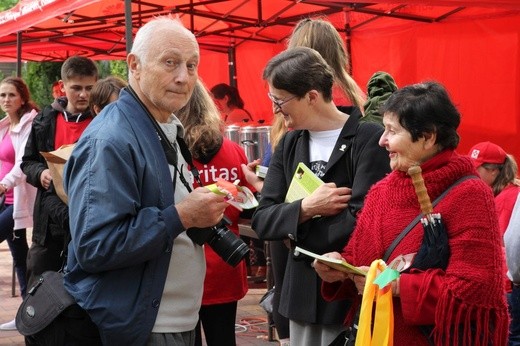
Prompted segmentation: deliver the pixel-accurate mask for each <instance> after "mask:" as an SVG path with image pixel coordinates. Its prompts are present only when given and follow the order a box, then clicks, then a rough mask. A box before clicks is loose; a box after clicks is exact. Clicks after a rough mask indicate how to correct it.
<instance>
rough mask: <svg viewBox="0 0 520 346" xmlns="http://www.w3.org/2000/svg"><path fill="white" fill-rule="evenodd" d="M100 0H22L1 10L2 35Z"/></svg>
mask: <svg viewBox="0 0 520 346" xmlns="http://www.w3.org/2000/svg"><path fill="white" fill-rule="evenodd" d="M99 1H100V0H21V1H20V2H18V4H16V6H14V7H13V8H11V9H9V10H7V11H3V12H0V37H3V36H6V35H9V34H12V33H14V32H17V31H19V30H22V29H25V28H28V27H31V26H34V25H37V24H39V23H41V22H44V21H46V20H48V19H50V18H53V17H56V16H58V15H62V14H65V13H68V12H71V11H74V10H76V9H78V8H80V7H83V6H87V5H90V4H93V3H95V2H99Z"/></svg>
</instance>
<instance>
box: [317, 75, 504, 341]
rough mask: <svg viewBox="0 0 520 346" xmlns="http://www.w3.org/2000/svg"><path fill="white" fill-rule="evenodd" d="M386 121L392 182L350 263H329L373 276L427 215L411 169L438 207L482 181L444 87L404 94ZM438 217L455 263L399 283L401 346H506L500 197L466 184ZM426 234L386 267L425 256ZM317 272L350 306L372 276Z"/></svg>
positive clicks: (371, 208)
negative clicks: (461, 149) (375, 266)
mask: <svg viewBox="0 0 520 346" xmlns="http://www.w3.org/2000/svg"><path fill="white" fill-rule="evenodd" d="M381 113H382V114H384V115H383V123H384V126H385V131H384V133H383V135H382V136H381V139H380V140H379V144H380V145H381V146H382V147H384V148H386V150H387V151H388V154H389V157H390V167H391V169H392V173H390V174H389V175H388V176H386V177H385V178H384V179H383V180H381V181H380V182H378V183H377V184H375V185H374V186H373V187H372V188H371V189H370V191H369V193H368V195H367V197H366V200H365V206H364V208H363V210H362V212H361V214H360V216H359V217H358V220H357V224H356V229H355V231H354V233H353V234H352V238H351V239H350V240H349V242H348V244H346V246H345V247H344V249H343V251H342V253H341V254H340V253H337V252H332V253H327V254H325V255H326V256H328V257H334V258H338V259H339V258H344V259H345V260H346V261H347V262H349V263H351V264H353V265H355V266H358V267H361V268H362V269H365V270H366V269H368V266H370V264H371V263H372V262H373V261H374V260H378V259H381V258H383V256H384V254H385V252H386V251H387V249H388V248H390V247H391V244H392V243H393V242H394V240H395V239H396V238H397V237H398V236H399V235H400V234H401V232H402V231H403V230H404V229H405V228H406V227H407V226H408V225H409V224H410V223H411V221H412V220H414V218H415V217H416V216H417V215H419V214H420V213H421V209H420V206H419V201H418V198H417V195H416V192H415V189H414V186H413V183H412V179H411V178H410V176H409V175H408V173H407V172H408V169H409V168H410V167H412V166H420V168H421V169H422V177H423V179H424V183H425V186H426V189H427V193H428V195H429V197H430V198H431V200H432V201H433V200H435V199H436V198H437V197H439V196H440V195H441V194H442V193H443V192H444V191H446V190H447V189H448V188H449V187H450V186H451V185H452V184H454V183H455V182H456V181H458V180H459V179H460V178H462V177H466V176H472V175H475V169H474V167H473V165H472V163H471V161H470V159H469V158H468V157H467V156H462V155H459V154H457V153H456V152H455V149H456V148H457V146H458V143H459V135H458V133H457V128H458V126H459V124H460V119H461V117H460V114H459V112H458V110H457V109H456V108H455V106H454V104H453V102H452V101H451V100H450V97H449V95H448V93H447V91H446V90H445V88H444V87H443V86H442V85H440V84H439V83H436V82H427V83H420V84H414V85H410V86H406V87H404V88H402V89H399V90H397V91H395V92H394V93H393V94H392V95H391V96H390V98H389V99H388V100H387V101H386V103H385V104H384V106H383V107H382V109H381ZM434 212H435V213H439V214H440V215H441V216H442V220H443V223H444V226H445V229H446V232H447V237H448V246H449V255H447V256H446V257H448V258H443V259H445V260H447V265H446V267H445V268H437V267H432V266H427V268H421V269H411V270H410V271H407V272H403V273H401V274H400V277H399V278H398V279H397V280H395V281H392V283H391V288H392V295H393V315H394V326H395V327H394V337H393V344H394V345H396V346H399V345H407V346H408V345H424V346H426V345H431V344H435V345H495V346H497V345H505V344H506V342H507V331H508V330H507V327H508V315H507V306H506V302H505V295H504V284H503V279H502V278H503V268H504V256H503V252H502V246H501V244H502V234H501V232H500V231H499V228H498V221H497V215H496V212H495V207H494V201H493V194H492V193H491V190H490V189H489V188H488V187H487V186H486V185H485V184H484V182H482V181H481V180H480V179H477V178H476V177H474V178H473V179H467V180H465V181H463V182H461V183H459V184H458V185H456V186H454V187H453V188H452V189H451V190H449V193H447V194H446V195H445V196H444V197H443V199H442V200H441V201H440V202H439V203H438V204H437V206H435V207H434ZM424 233H425V231H424V228H423V226H422V224H421V223H420V222H418V223H417V224H415V226H414V227H413V228H411V231H410V232H409V233H408V234H407V235H406V236H405V237H404V238H402V239H401V241H400V242H398V244H397V246H396V247H395V248H394V250H393V251H392V253H391V254H390V256H389V258H388V260H387V263H391V261H392V260H394V258H396V257H398V256H399V255H407V254H413V253H418V252H419V249H420V247H421V244H422V243H423V238H424ZM416 257H419V256H416ZM314 265H315V269H316V271H317V272H318V274H319V275H320V277H321V278H322V279H323V280H324V281H325V283H324V284H323V286H322V293H323V295H324V297H325V298H326V299H338V298H343V299H345V298H346V299H351V300H353V301H354V305H359V303H360V300H361V296H360V295H359V293H358V292H363V289H364V286H365V277H364V276H359V275H351V274H346V273H343V272H339V271H337V270H334V269H331V268H330V267H327V266H325V265H323V264H321V263H317V262H315V263H314ZM413 267H414V262H412V267H411V268H413ZM353 311H356V310H355V309H351V310H350V311H346V313H347V323H348V322H349V321H352V320H353V317H354V316H353V314H352V312H353Z"/></svg>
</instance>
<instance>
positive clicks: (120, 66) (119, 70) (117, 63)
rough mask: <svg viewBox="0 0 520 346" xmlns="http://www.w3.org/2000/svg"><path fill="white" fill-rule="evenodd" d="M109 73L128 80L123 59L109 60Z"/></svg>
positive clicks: (126, 68) (126, 67)
mask: <svg viewBox="0 0 520 346" xmlns="http://www.w3.org/2000/svg"><path fill="white" fill-rule="evenodd" d="M109 65H110V74H111V75H115V76H119V77H121V78H123V79H124V80H128V66H127V65H126V61H124V60H111V61H109Z"/></svg>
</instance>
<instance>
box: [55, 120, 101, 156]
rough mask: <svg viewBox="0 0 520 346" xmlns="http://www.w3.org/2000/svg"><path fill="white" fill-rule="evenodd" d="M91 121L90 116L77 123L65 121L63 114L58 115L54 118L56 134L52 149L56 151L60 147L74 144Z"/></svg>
mask: <svg viewBox="0 0 520 346" xmlns="http://www.w3.org/2000/svg"><path fill="white" fill-rule="evenodd" d="M91 121H92V117H90V116H87V117H86V118H85V119H84V120H82V121H79V122H75V121H65V118H64V117H63V114H62V113H60V114H58V115H57V116H56V133H55V135H54V148H55V149H58V148H59V147H61V146H62V145H66V144H73V143H76V142H77V141H78V139H79V137H80V136H81V134H82V133H83V131H84V130H85V129H86V128H87V126H88V124H90V122H91Z"/></svg>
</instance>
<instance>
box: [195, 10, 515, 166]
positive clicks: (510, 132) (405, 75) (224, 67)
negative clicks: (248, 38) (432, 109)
mask: <svg viewBox="0 0 520 346" xmlns="http://www.w3.org/2000/svg"><path fill="white" fill-rule="evenodd" d="M519 38H520V16H511V17H501V18H490V19H483V18H482V17H481V18H479V19H475V20H464V21H456V22H442V23H434V24H422V23H412V24H407V25H403V26H400V27H388V26H387V27H385V28H384V29H373V28H370V26H367V28H366V29H356V30H354V32H353V35H352V45H351V47H352V67H353V76H354V79H355V80H356V81H357V82H358V84H359V85H360V86H361V88H362V89H365V88H366V84H367V81H368V79H369V78H370V76H371V75H372V74H373V73H374V72H376V71H379V70H383V71H387V72H389V73H390V74H392V75H393V76H394V78H395V79H396V82H397V83H398V85H399V86H403V85H406V84H411V83H417V82H420V81H425V80H437V81H439V82H441V83H443V84H444V85H445V86H446V87H447V89H448V91H449V92H450V94H451V96H452V98H453V100H454V101H455V103H456V104H457V106H458V108H459V110H460V112H461V114H462V123H461V126H460V128H459V133H460V135H461V143H460V146H459V152H460V153H462V154H466V153H467V152H468V150H469V148H470V147H471V146H472V145H473V144H475V143H477V142H480V141H487V140H490V141H492V142H495V143H497V144H499V145H501V146H502V147H503V148H504V149H505V150H506V151H507V152H509V153H512V154H513V155H514V156H515V157H516V158H517V160H519V161H520V140H519V139H518V135H519V132H520V131H519V128H520V90H519V89H520V69H519V66H520V54H519V48H518V47H519ZM284 48H285V46H284V44H283V43H280V44H277V45H273V44H264V43H258V42H246V43H244V44H241V45H239V46H238V47H237V49H236V56H237V62H236V69H237V80H238V87H239V91H240V93H241V95H242V97H243V99H244V101H245V107H246V108H247V109H248V110H249V111H251V113H252V114H253V115H254V117H255V118H256V119H269V120H270V119H271V118H272V111H271V104H270V102H269V100H268V98H267V96H266V92H267V86H266V85H265V82H264V81H263V80H262V78H261V75H262V71H263V67H264V66H265V64H266V63H267V61H268V60H269V59H270V58H271V57H272V56H274V55H275V54H277V53H278V52H280V51H281V50H282V49H284ZM200 75H201V77H202V78H203V79H204V81H205V82H206V84H207V86H208V87H211V86H213V85H214V84H216V83H220V82H227V83H229V76H228V62H227V54H223V53H213V52H205V51H204V52H203V53H202V64H201V68H200Z"/></svg>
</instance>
